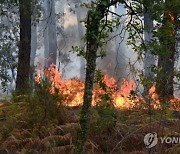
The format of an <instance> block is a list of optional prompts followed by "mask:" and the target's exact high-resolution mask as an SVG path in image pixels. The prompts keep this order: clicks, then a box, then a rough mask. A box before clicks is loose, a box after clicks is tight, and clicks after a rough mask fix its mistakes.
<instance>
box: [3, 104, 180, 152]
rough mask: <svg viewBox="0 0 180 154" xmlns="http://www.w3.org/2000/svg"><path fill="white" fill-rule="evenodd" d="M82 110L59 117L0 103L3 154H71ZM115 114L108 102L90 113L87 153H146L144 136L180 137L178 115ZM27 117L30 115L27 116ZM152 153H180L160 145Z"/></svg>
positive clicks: (178, 147)
mask: <svg viewBox="0 0 180 154" xmlns="http://www.w3.org/2000/svg"><path fill="white" fill-rule="evenodd" d="M79 112H80V107H76V108H74V107H73V108H72V107H61V108H59V109H58V111H57V113H56V117H57V118H54V119H53V118H52V119H48V120H45V119H43V118H41V117H44V116H43V115H41V114H38V115H35V114H34V115H35V116H34V115H33V114H31V112H30V113H29V111H28V107H27V105H26V103H24V102H18V103H10V102H1V103H0V153H1V154H6V153H9V154H16V153H21V154H30V153H32V154H51V153H52V154H71V153H72V151H73V147H74V144H75V141H76V137H77V132H78V130H80V125H79ZM148 113H149V111H148V110H118V109H116V108H113V107H111V106H108V105H107V104H102V105H99V106H97V107H93V109H92V117H91V124H90V130H89V139H88V141H87V143H86V150H85V151H86V153H87V154H148V153H149V149H148V148H146V147H145V144H144V136H145V135H146V134H147V133H149V132H150V131H151V132H156V133H157V134H158V137H160V136H161V137H168V136H179V137H180V113H179V112H178V111H177V112H176V111H170V110H169V111H168V112H167V113H166V117H162V114H161V111H160V110H153V111H151V116H150V115H149V114H148ZM30 114H31V116H30ZM151 152H152V153H159V154H161V153H162V154H179V153H180V144H167V143H165V144H162V143H160V140H159V141H158V144H157V145H156V146H155V147H153V148H151Z"/></svg>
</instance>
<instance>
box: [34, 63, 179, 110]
mask: <svg viewBox="0 0 180 154" xmlns="http://www.w3.org/2000/svg"><path fill="white" fill-rule="evenodd" d="M43 74H44V76H45V78H48V79H49V80H50V82H51V88H50V93H55V92H57V91H58V93H59V94H62V95H63V96H64V101H63V105H67V106H79V105H82V103H83V94H84V82H83V81H82V80H79V79H69V80H66V79H62V74H61V72H59V71H58V70H57V69H56V66H55V65H54V64H52V65H51V66H50V67H49V68H48V69H45V70H44V72H43ZM42 76H43V75H42V74H41V73H40V71H38V73H37V76H36V78H35V81H36V82H37V83H38V84H41V80H42ZM135 91H136V84H135V82H134V81H133V80H127V79H123V81H122V84H121V86H120V87H118V84H117V82H116V80H115V79H114V78H112V77H109V76H107V75H106V74H103V73H101V72H100V71H97V72H96V76H95V84H94V89H93V99H92V105H93V106H95V105H97V104H98V103H101V102H108V103H110V104H112V105H113V106H114V107H116V108H119V109H133V108H143V109H147V108H148V107H149V105H151V107H153V108H154V109H160V108H161V105H160V101H159V99H158V95H157V94H156V90H155V86H154V85H153V86H152V87H151V88H150V90H149V94H148V102H147V100H145V99H144V98H143V97H142V96H138V95H137V94H136V92H135ZM169 102H170V107H171V108H172V109H173V110H179V109H180V106H179V102H180V99H179V98H177V97H174V98H172V99H171V100H170V101H169Z"/></svg>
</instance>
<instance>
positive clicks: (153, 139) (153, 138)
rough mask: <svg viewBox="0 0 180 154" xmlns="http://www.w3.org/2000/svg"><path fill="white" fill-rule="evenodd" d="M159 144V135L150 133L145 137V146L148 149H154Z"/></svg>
mask: <svg viewBox="0 0 180 154" xmlns="http://www.w3.org/2000/svg"><path fill="white" fill-rule="evenodd" d="M157 143H158V137H157V133H156V132H153V133H148V134H146V135H145V136H144V144H145V146H146V148H152V147H154V146H155V145H156V144H157Z"/></svg>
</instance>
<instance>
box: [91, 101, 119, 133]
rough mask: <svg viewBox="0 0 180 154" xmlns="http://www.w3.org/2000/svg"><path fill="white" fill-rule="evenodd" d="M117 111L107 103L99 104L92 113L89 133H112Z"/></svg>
mask: <svg viewBox="0 0 180 154" xmlns="http://www.w3.org/2000/svg"><path fill="white" fill-rule="evenodd" d="M116 118H117V111H116V109H115V108H114V107H113V106H111V105H110V104H108V103H103V102H102V103H99V105H97V106H96V107H95V109H94V110H93V111H92V116H91V126H90V132H91V133H92V134H94V133H93V132H96V133H107V132H111V131H113V128H114V126H115V124H116Z"/></svg>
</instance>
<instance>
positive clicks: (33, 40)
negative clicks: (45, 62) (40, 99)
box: [30, 25, 37, 87]
mask: <svg viewBox="0 0 180 154" xmlns="http://www.w3.org/2000/svg"><path fill="white" fill-rule="evenodd" d="M31 31H32V34H31V35H32V38H31V59H30V66H31V70H30V83H31V86H32V87H33V85H34V72H35V66H34V62H35V58H36V50H37V25H32V26H31Z"/></svg>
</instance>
